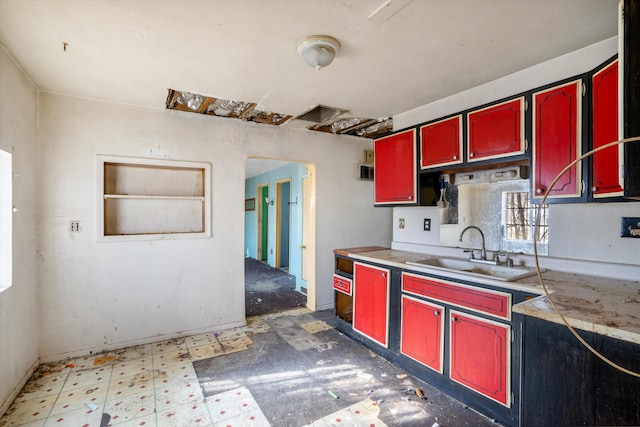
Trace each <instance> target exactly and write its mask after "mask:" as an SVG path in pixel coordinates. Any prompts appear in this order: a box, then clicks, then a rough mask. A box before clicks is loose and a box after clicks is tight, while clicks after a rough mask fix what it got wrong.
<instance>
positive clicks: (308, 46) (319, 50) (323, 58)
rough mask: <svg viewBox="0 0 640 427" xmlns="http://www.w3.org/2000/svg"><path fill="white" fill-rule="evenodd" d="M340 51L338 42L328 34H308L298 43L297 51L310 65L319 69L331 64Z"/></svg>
mask: <svg viewBox="0 0 640 427" xmlns="http://www.w3.org/2000/svg"><path fill="white" fill-rule="evenodd" d="M339 51H340V42H339V41H338V40H336V39H334V38H333V37H330V36H309V37H305V38H304V39H302V41H301V42H300V44H299V45H298V53H299V54H300V55H301V56H302V59H304V62H306V63H307V65H309V66H310V67H313V68H315V69H316V70H319V69H321V68H324V67H326V66H327V65H329V64H331V61H333V58H334V57H335V56H336V54H337V53H338V52H339Z"/></svg>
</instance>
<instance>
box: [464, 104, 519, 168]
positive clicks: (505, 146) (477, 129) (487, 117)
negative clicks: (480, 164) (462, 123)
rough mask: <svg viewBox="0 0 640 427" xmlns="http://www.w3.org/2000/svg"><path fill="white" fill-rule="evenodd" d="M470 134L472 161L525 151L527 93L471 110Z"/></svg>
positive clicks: (468, 142)
mask: <svg viewBox="0 0 640 427" xmlns="http://www.w3.org/2000/svg"><path fill="white" fill-rule="evenodd" d="M467 136H468V137H467V144H468V147H469V153H468V161H470V162H477V161H480V160H488V159H495V158H500V157H506V156H513V155H517V154H523V153H524V152H525V138H524V97H520V98H518V99H514V100H511V101H506V102H502V103H500V104H496V105H492V106H490V107H486V108H482V109H480V110H476V111H473V112H471V113H469V114H468V115H467Z"/></svg>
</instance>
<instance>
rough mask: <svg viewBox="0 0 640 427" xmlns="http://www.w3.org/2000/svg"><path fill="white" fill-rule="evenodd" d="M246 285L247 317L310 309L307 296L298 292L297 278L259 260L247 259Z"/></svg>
mask: <svg viewBox="0 0 640 427" xmlns="http://www.w3.org/2000/svg"><path fill="white" fill-rule="evenodd" d="M244 283H245V286H244V287H245V292H244V299H245V312H246V315H247V317H249V316H257V315H261V314H269V313H278V312H281V311H284V310H289V309H293V308H298V307H304V306H306V305H307V296H306V295H305V294H303V293H301V292H298V291H296V278H295V276H293V275H291V274H289V273H287V272H286V271H283V270H280V269H278V268H273V267H271V266H269V265H268V264H265V263H264V262H260V261H258V260H256V259H253V258H245V259H244Z"/></svg>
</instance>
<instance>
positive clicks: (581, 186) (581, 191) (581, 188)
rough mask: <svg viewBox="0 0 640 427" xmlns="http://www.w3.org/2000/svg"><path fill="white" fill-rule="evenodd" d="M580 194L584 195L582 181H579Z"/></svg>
mask: <svg viewBox="0 0 640 427" xmlns="http://www.w3.org/2000/svg"><path fill="white" fill-rule="evenodd" d="M580 194H581V195H583V194H584V179H583V180H582V181H580Z"/></svg>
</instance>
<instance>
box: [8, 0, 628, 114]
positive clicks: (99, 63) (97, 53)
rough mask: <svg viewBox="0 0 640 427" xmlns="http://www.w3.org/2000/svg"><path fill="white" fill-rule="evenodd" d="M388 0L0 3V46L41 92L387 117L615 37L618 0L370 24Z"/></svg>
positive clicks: (445, 4) (399, 16) (490, 5)
mask: <svg viewBox="0 0 640 427" xmlns="http://www.w3.org/2000/svg"><path fill="white" fill-rule="evenodd" d="M385 1H386V0H182V1H179V0H161V1H152V0H143V1H141V0H137V1H135V0H129V1H125V0H89V1H88V0H0V44H2V45H3V46H4V47H5V48H6V49H7V50H8V51H9V52H10V54H11V55H12V56H13V57H14V58H15V60H16V61H17V62H18V63H19V64H20V66H21V67H22V68H23V69H24V70H25V72H26V73H27V74H28V75H29V76H30V77H31V78H32V79H33V81H34V82H35V84H36V85H37V86H38V87H39V88H40V89H41V90H43V91H48V92H56V93H63V94H69V95H75V96H81V97H87V98H93V99H99V100H105V101H113V102H118V103H125V104H131V105H140V106H148V107H155V108H164V103H165V99H166V96H167V89H169V88H172V89H176V90H180V91H191V92H195V93H199V94H202V95H207V96H212V97H217V98H226V99H233V100H238V101H248V102H256V103H257V104H258V106H257V108H258V109H261V110H264V111H271V112H277V113H284V114H291V115H298V114H300V113H302V112H304V111H306V110H307V109H308V108H309V107H311V106H314V105H317V104H323V105H328V106H332V107H337V108H343V109H347V110H349V114H347V115H345V116H359V117H368V118H381V117H389V116H393V115H395V114H399V113H402V112H405V111H407V110H410V109H413V108H415V107H418V106H421V105H424V104H427V103H429V102H432V101H434V100H437V99H440V98H443V97H446V96H448V95H451V94H454V93H457V92H460V91H463V90H465V89H468V88H471V87H474V86H477V85H479V84H482V83H485V82H488V81H491V80H495V79H497V78H499V77H502V76H505V75H508V74H511V73H513V72H515V71H519V70H522V69H524V68H527V67H529V66H532V65H534V64H538V63H540V62H543V61H545V60H548V59H551V58H554V57H557V56H560V55H562V54H564V53H568V52H571V51H574V50H576V49H579V48H582V47H585V46H588V45H591V44H593V43H596V42H599V41H602V40H605V39H607V38H610V37H613V36H615V35H616V34H617V6H618V0H390V5H389V6H388V7H385V8H383V13H381V14H378V15H375V16H374V17H373V18H372V19H371V20H370V19H369V16H370V15H371V14H372V13H373V12H374V11H376V10H377V9H378V8H379V7H380V6H381V5H382V4H383V3H385ZM396 8H399V10H398V11H397V12H396V13H395V14H393V15H392V16H391V17H390V18H388V19H385V13H386V12H388V11H392V10H395V9H396ZM387 15H388V13H387ZM311 34H328V35H331V36H333V37H335V38H337V39H338V40H339V41H340V43H341V44H342V49H341V50H340V52H339V54H338V56H337V57H336V59H335V60H334V62H333V63H332V64H331V65H330V66H329V67H327V68H325V69H322V70H320V71H317V70H315V69H313V68H310V67H309V66H307V65H306V64H304V62H303V61H302V58H300V57H299V55H298V53H297V50H296V49H297V44H298V41H299V40H300V39H302V38H303V37H305V36H308V35H311ZM64 43H67V44H68V45H67V49H66V51H65V50H64V49H63V44H64Z"/></svg>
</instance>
